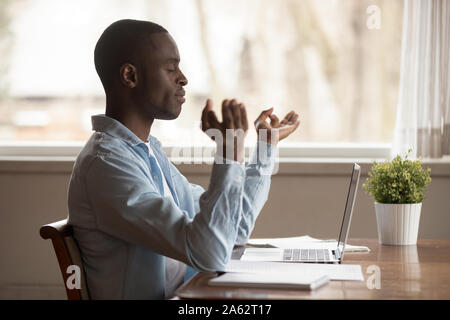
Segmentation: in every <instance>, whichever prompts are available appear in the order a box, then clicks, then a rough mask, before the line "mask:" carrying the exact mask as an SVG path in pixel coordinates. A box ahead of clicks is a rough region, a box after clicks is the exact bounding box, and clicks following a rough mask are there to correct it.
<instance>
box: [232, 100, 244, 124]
mask: <svg viewBox="0 0 450 320" xmlns="http://www.w3.org/2000/svg"><path fill="white" fill-rule="evenodd" d="M230 110H231V113H232V114H233V127H234V128H235V129H238V128H241V126H242V124H241V108H240V107H239V105H238V103H237V101H236V100H235V99H233V100H231V103H230Z"/></svg>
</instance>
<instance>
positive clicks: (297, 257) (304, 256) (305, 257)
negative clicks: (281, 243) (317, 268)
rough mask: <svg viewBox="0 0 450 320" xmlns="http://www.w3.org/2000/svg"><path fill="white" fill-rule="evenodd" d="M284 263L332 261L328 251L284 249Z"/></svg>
mask: <svg viewBox="0 0 450 320" xmlns="http://www.w3.org/2000/svg"><path fill="white" fill-rule="evenodd" d="M283 260H284V261H330V254H329V251H328V250H327V249H284V251H283Z"/></svg>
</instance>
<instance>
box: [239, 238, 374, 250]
mask: <svg viewBox="0 0 450 320" xmlns="http://www.w3.org/2000/svg"><path fill="white" fill-rule="evenodd" d="M247 245H248V246H250V247H259V248H282V249H286V248H289V249H291V248H298V249H303V248H311V247H313V248H316V249H335V248H336V247H337V241H336V240H333V239H332V240H321V239H316V238H312V237H310V236H301V237H290V238H266V239H250V240H249V241H248V243H247ZM369 251H370V249H369V248H368V247H365V246H354V245H349V244H346V245H345V250H344V252H369Z"/></svg>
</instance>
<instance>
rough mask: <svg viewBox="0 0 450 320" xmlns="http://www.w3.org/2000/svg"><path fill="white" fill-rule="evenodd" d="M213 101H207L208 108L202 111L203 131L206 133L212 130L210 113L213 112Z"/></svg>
mask: <svg viewBox="0 0 450 320" xmlns="http://www.w3.org/2000/svg"><path fill="white" fill-rule="evenodd" d="M212 104H213V103H212V100H211V99H207V100H206V106H205V107H204V108H203V111H202V130H203V131H206V130H208V129H209V128H210V124H209V122H208V113H209V111H211V110H212Z"/></svg>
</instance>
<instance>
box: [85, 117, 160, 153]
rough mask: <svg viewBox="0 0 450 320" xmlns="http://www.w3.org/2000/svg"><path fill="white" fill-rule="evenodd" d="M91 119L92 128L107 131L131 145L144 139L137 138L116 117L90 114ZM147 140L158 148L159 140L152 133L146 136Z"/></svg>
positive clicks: (135, 144) (137, 143)
mask: <svg viewBox="0 0 450 320" xmlns="http://www.w3.org/2000/svg"><path fill="white" fill-rule="evenodd" d="M91 120H92V130H95V131H98V132H104V133H107V134H109V135H111V136H113V137H115V138H118V139H121V140H124V141H125V142H127V143H128V144H131V145H132V146H137V145H139V144H141V143H144V141H142V140H141V139H139V138H138V136H136V135H135V134H134V133H133V132H132V131H131V130H130V129H128V128H127V127H126V126H124V125H123V124H122V123H121V122H119V121H117V120H116V119H113V118H110V117H108V116H106V115H104V114H98V115H94V116H92V117H91ZM148 141H149V142H150V145H151V146H155V147H158V148H160V147H161V142H159V140H158V139H157V138H156V137H154V136H152V135H149V136H148Z"/></svg>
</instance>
